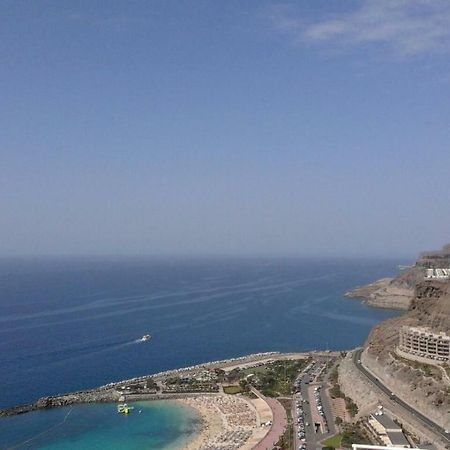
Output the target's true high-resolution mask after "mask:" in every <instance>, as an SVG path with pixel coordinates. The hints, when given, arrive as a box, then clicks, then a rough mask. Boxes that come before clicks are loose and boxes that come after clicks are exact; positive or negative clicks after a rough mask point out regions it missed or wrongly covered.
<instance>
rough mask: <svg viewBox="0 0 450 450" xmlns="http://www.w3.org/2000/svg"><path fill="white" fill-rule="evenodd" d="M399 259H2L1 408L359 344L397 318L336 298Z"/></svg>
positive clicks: (392, 270) (391, 271) (388, 271)
mask: <svg viewBox="0 0 450 450" xmlns="http://www.w3.org/2000/svg"><path fill="white" fill-rule="evenodd" d="M403 262H404V261H394V260H362V259H360V260H356V259H342V260H340V259H331V260H330V259H328V260H319V259H317V260H306V259H296V258H245V259H244V258H241V259H239V258H225V257H224V258H202V259H183V258H178V259H164V258H160V259H137V258H136V259H132V258H127V259H126V258H124V259H112V258H103V259H99V258H76V259H48V258H47V259H29V260H26V259H13V260H1V261H0V360H1V364H0V384H1V395H0V407H6V406H11V405H15V404H20V403H27V402H30V401H32V400H35V399H37V398H39V397H41V396H44V395H52V394H58V393H63V392H67V391H74V390H78V389H83V388H90V387H95V386H98V385H101V384H105V383H108V382H111V381H115V380H121V379H125V378H132V377H135V376H139V375H144V374H149V373H154V372H159V371H162V370H167V369H172V368H176V367H182V366H187V365H192V364H197V363H201V362H206V361H210V360H218V359H224V358H230V357H235V356H240V355H245V354H248V353H256V352H265V351H282V352H285V351H302V350H312V349H331V350H337V349H349V348H352V347H355V346H359V345H361V344H362V343H363V342H364V340H365V338H366V337H367V335H368V333H369V331H370V329H371V328H372V327H373V325H375V324H376V323H378V322H379V321H381V320H383V319H385V318H388V317H392V316H394V315H395V314H396V313H395V312H393V311H387V310H380V309H373V308H369V307H367V306H365V305H362V304H361V303H360V302H358V301H356V300H349V299H345V298H343V294H344V293H345V292H346V291H348V290H349V289H351V288H352V287H355V286H357V285H361V284H365V283H368V282H371V281H373V280H375V279H378V278H381V277H385V276H390V275H395V274H396V273H397V264H399V263H403ZM145 334H151V336H152V338H151V340H150V341H148V342H144V343H142V342H139V338H140V337H141V336H143V335H145ZM130 448H132V447H130ZM150 448H152V447H150ZM155 448H157V447H155ZM158 448H159V447H158Z"/></svg>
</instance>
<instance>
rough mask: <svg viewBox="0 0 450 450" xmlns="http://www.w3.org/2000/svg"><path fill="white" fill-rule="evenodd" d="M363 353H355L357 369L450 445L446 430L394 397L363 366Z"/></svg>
mask: <svg viewBox="0 0 450 450" xmlns="http://www.w3.org/2000/svg"><path fill="white" fill-rule="evenodd" d="M361 353H362V349H359V350H356V352H355V353H353V363H354V364H355V366H356V368H357V369H358V370H359V371H360V372H361V373H362V374H363V375H365V376H366V378H368V379H369V380H370V381H371V382H372V384H374V385H375V386H376V387H377V388H378V389H380V390H381V391H383V392H384V393H385V394H386V395H387V396H388V397H389V398H390V400H391V401H392V402H394V403H396V404H397V405H399V406H401V407H402V408H404V409H406V411H408V412H409V413H410V414H411V415H413V416H414V417H416V418H417V419H419V420H420V421H422V422H423V423H424V424H425V425H426V426H427V427H428V428H429V429H430V430H432V431H433V432H434V433H435V434H437V435H439V436H440V437H441V438H442V439H443V440H444V442H446V443H447V444H450V434H449V433H446V432H445V430H444V428H442V427H441V426H439V425H438V424H436V423H434V422H433V421H432V420H430V419H429V418H428V417H426V416H424V415H423V414H422V413H420V412H419V411H417V409H414V408H412V407H411V406H409V405H408V403H406V402H404V401H403V400H402V399H400V398H398V397H397V396H396V395H392V392H391V390H390V389H389V388H387V387H386V386H385V385H384V384H382V383H381V382H380V380H379V379H378V378H376V377H374V376H373V375H372V374H371V373H370V372H369V371H368V370H367V369H366V368H365V367H364V366H363V365H362V364H361Z"/></svg>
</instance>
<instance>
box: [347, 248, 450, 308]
mask: <svg viewBox="0 0 450 450" xmlns="http://www.w3.org/2000/svg"><path fill="white" fill-rule="evenodd" d="M430 267H433V268H442V267H444V268H450V244H448V245H445V246H444V247H443V248H442V250H439V251H435V252H424V253H422V254H421V255H420V256H419V258H418V259H417V261H416V263H415V265H414V266H412V267H410V268H409V269H408V270H405V271H404V272H402V273H401V274H400V275H399V276H397V277H395V278H383V279H381V280H378V281H376V282H374V283H371V284H368V285H366V286H360V287H357V288H355V289H353V290H352V291H350V292H347V293H346V294H345V296H346V297H348V298H359V299H362V301H363V302H364V303H366V304H368V305H370V306H374V307H376V308H387V309H398V310H409V309H410V308H411V305H412V302H413V300H414V298H415V289H416V286H417V285H418V284H419V283H420V282H421V281H423V279H424V276H425V269H427V268H430Z"/></svg>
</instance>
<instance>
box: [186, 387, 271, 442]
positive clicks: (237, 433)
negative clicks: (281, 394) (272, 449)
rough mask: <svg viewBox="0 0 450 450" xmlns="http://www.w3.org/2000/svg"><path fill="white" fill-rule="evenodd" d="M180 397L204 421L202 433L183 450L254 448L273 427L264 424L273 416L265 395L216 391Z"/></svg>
mask: <svg viewBox="0 0 450 450" xmlns="http://www.w3.org/2000/svg"><path fill="white" fill-rule="evenodd" d="M177 401H178V402H180V403H182V404H184V405H187V406H189V407H191V408H194V409H195V410H196V411H197V412H198V414H199V415H200V417H201V421H202V425H201V428H200V430H199V432H198V434H196V436H195V437H194V438H193V439H192V440H191V441H190V442H188V443H187V444H185V445H184V446H183V447H182V449H183V450H210V449H221V448H227V449H235V450H238V449H240V450H250V449H252V448H253V447H254V446H255V445H256V444H257V443H258V442H259V441H260V440H262V439H263V438H264V436H265V435H266V434H267V433H268V431H269V430H270V426H269V425H264V424H266V423H267V422H269V421H271V420H272V412H271V409H270V407H269V406H268V405H267V403H266V402H264V401H262V400H261V399H254V400H253V399H248V398H245V397H242V396H236V395H227V394H216V395H198V396H195V397H186V398H184V399H179V400H177Z"/></svg>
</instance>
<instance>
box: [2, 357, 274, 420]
mask: <svg viewBox="0 0 450 450" xmlns="http://www.w3.org/2000/svg"><path fill="white" fill-rule="evenodd" d="M275 356H280V353H279V352H266V353H256V354H251V355H246V356H240V357H237V358H231V359H226V360H220V361H212V362H207V363H204V364H196V365H194V366H190V367H183V368H179V369H173V370H167V371H164V372H159V373H155V374H151V375H145V376H142V377H136V378H131V379H128V380H122V381H117V382H114V383H109V384H106V385H104V386H100V387H98V388H94V389H87V390H81V391H76V392H70V393H67V394H62V395H55V396H47V397H42V398H40V399H38V400H37V401H36V402H33V403H27V404H25V405H18V406H11V407H8V408H4V409H0V417H6V416H15V415H19V414H25V413H27V412H31V411H36V410H41V409H49V408H57V407H62V406H68V405H74V404H81V403H108V402H117V401H119V400H120V399H121V398H123V397H126V398H127V399H128V401H137V400H164V399H178V398H185V397H189V396H190V394H189V393H184V394H182V395H180V394H161V393H160V394H158V393H157V392H156V391H152V392H147V393H145V392H137V393H136V392H133V391H126V390H125V389H126V387H127V386H130V385H134V384H136V383H142V382H146V381H150V380H159V379H162V378H165V377H170V376H176V375H180V374H188V373H189V372H192V371H195V370H199V369H202V368H205V369H214V368H217V367H223V366H227V365H233V364H237V363H240V364H242V363H245V364H249V363H252V362H254V361H260V360H267V359H271V358H273V357H275ZM192 395H196V394H192Z"/></svg>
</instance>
